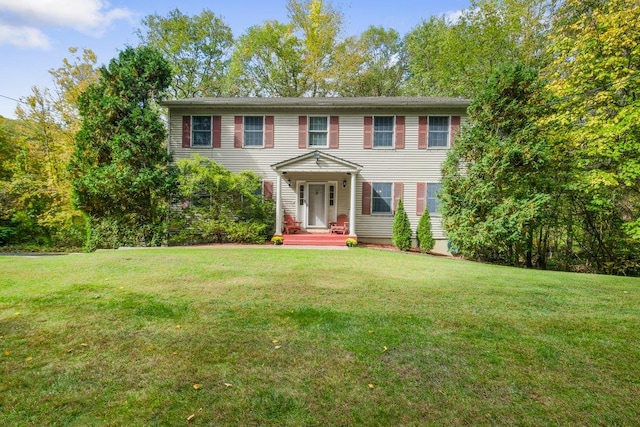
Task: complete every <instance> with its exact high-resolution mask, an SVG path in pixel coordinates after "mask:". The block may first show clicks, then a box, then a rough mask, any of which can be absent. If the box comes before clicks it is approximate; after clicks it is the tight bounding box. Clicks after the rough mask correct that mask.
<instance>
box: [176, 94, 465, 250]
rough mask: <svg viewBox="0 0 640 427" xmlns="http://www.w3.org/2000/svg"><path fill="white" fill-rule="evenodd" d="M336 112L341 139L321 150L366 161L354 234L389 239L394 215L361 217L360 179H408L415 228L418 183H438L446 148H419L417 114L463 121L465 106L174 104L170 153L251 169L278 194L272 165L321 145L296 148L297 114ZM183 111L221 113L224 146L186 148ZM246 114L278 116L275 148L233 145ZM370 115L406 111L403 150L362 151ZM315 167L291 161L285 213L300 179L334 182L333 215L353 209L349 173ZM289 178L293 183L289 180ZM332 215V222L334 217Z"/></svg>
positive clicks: (435, 223) (292, 208)
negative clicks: (283, 109) (340, 108)
mask: <svg viewBox="0 0 640 427" xmlns="http://www.w3.org/2000/svg"><path fill="white" fill-rule="evenodd" d="M323 114H326V115H327V116H330V115H338V116H339V117H340V139H339V148H338V149H329V148H318V149H319V150H320V151H323V152H325V153H327V154H330V155H332V156H335V157H339V158H341V159H344V160H346V161H349V162H352V163H356V164H359V165H362V170H361V171H360V173H359V174H358V176H357V184H356V206H355V210H356V212H355V213H356V230H355V231H356V232H357V234H358V236H359V237H360V238H361V239H362V240H366V239H367V238H369V239H388V238H390V237H391V228H392V224H393V216H391V215H362V214H361V213H362V182H363V181H368V182H371V183H373V182H391V183H394V182H404V194H403V199H404V205H405V209H406V211H407V214H408V216H409V221H410V222H411V226H412V228H413V229H414V230H415V228H416V226H417V224H418V220H419V218H418V217H417V216H416V186H417V183H418V182H440V181H441V172H440V169H441V166H442V162H443V161H444V159H445V157H446V154H447V151H448V150H446V149H426V150H425V149H418V148H417V147H418V117H419V116H428V115H438V116H441V115H460V116H462V120H461V121H462V124H464V123H465V121H466V119H465V117H464V112H463V111H461V110H450V111H443V110H434V111H430V110H429V109H425V110H424V111H416V112H411V113H409V112H403V113H396V112H393V111H375V113H372V112H369V111H366V110H365V109H363V110H362V112H361V113H357V114H356V113H339V112H335V111H329V110H328V111H326V112H322V113H321V112H318V111H300V112H296V113H295V114H292V113H280V112H270V111H268V109H267V110H265V111H263V112H258V111H255V110H251V111H240V110H239V111H224V112H223V113H220V112H219V111H216V110H215V109H208V108H203V107H193V108H172V109H171V112H170V122H169V125H170V128H169V131H170V138H169V148H168V149H169V152H170V154H171V155H172V156H173V159H174V161H175V160H178V159H180V158H188V157H190V156H191V155H192V154H193V153H198V154H200V155H202V156H204V157H207V158H211V159H214V160H215V161H216V162H218V163H220V164H222V165H223V166H224V167H226V168H227V169H229V170H231V171H232V172H236V173H237V172H240V171H243V170H253V171H254V172H255V173H257V174H258V175H259V176H261V177H262V179H264V180H269V181H273V183H274V187H273V188H274V197H275V195H276V186H277V179H278V176H277V174H276V173H275V172H274V171H273V170H272V168H271V165H273V164H276V163H279V162H282V161H284V160H287V159H291V158H294V157H297V156H300V155H303V154H305V153H309V152H311V151H314V150H315V149H317V148H316V147H311V148H305V149H300V148H298V117H299V116H300V115H314V116H317V115H323ZM183 115H220V116H221V117H222V118H221V125H222V135H221V138H222V144H221V147H220V148H182V116H183ZM242 115H273V116H274V148H234V146H233V136H234V117H235V116H242ZM367 115H403V116H405V148H404V149H395V148H385V149H376V148H373V149H364V148H363V132H364V130H363V123H364V117H365V116H367ZM315 168H317V165H316V163H315V161H314V160H313V159H312V158H310V159H307V160H306V161H304V162H303V161H301V162H298V163H296V164H295V165H293V166H292V167H291V168H290V169H289V170H290V173H289V174H288V175H287V176H286V177H285V178H284V179H283V180H282V187H281V189H282V202H283V205H282V206H283V209H284V210H285V211H286V212H287V213H294V214H297V212H298V205H297V203H298V200H297V192H296V189H297V187H296V183H297V182H298V181H299V180H302V181H306V182H314V181H335V182H336V190H337V192H336V197H337V204H336V209H335V214H336V215H337V214H341V213H345V214H348V211H349V201H350V200H349V194H350V188H349V187H350V185H351V180H350V177H348V176H346V174H344V173H343V174H339V173H335V174H333V173H329V174H320V175H318V174H312V173H308V171H309V170H315ZM287 179H291V180H292V183H291V187H289V185H288V184H287ZM343 179H346V180H347V188H346V189H343V188H342V181H343ZM333 219H334V218H330V219H329V220H333ZM432 227H433V232H434V237H435V238H437V239H443V238H445V235H444V232H443V229H442V226H441V223H440V219H439V217H437V216H434V217H433V218H432Z"/></svg>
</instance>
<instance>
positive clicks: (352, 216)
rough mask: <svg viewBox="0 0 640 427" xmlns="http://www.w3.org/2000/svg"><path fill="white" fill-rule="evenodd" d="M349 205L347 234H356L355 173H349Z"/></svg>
mask: <svg viewBox="0 0 640 427" xmlns="http://www.w3.org/2000/svg"><path fill="white" fill-rule="evenodd" d="M350 189H351V192H350V194H349V195H350V196H351V203H350V207H349V234H352V235H354V236H355V234H356V172H351V186H350Z"/></svg>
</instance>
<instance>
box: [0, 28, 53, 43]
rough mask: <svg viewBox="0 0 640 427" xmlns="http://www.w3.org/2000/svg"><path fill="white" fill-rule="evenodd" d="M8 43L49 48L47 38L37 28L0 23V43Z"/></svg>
mask: <svg viewBox="0 0 640 427" xmlns="http://www.w3.org/2000/svg"><path fill="white" fill-rule="evenodd" d="M3 44H10V45H13V46H17V47H22V48H27V49H32V48H37V49H45V50H46V49H49V48H50V45H49V40H48V39H47V36H45V35H44V33H43V32H42V31H40V30H38V29H37V28H30V27H13V26H11V25H3V24H2V23H0V45H3Z"/></svg>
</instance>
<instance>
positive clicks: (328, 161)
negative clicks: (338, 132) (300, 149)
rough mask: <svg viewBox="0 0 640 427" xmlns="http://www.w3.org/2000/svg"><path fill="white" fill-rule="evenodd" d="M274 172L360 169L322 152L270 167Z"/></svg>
mask: <svg viewBox="0 0 640 427" xmlns="http://www.w3.org/2000/svg"><path fill="white" fill-rule="evenodd" d="M271 168H272V169H273V170H274V171H276V172H343V173H347V172H352V173H357V172H359V171H360V170H361V169H362V166H360V165H359V164H357V163H353V162H350V161H349V160H345V159H342V158H340V157H336V156H333V155H331V154H328V153H326V152H324V151H319V150H315V151H310V152H308V153H305V154H302V155H300V156H296V157H292V158H290V159H287V160H283V161H281V162H278V163H275V164H273V165H271Z"/></svg>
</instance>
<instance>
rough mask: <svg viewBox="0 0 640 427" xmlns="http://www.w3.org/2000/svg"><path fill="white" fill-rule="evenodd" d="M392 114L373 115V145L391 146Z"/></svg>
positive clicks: (378, 146)
mask: <svg viewBox="0 0 640 427" xmlns="http://www.w3.org/2000/svg"><path fill="white" fill-rule="evenodd" d="M394 121H395V120H394V117H393V116H375V117H374V118H373V147H374V148H393V123H394Z"/></svg>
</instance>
